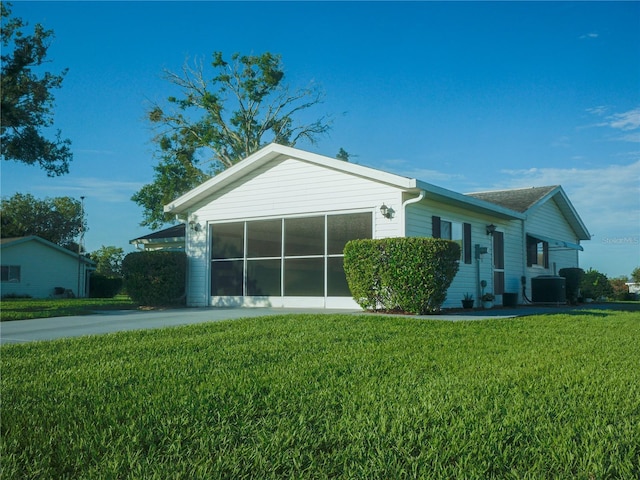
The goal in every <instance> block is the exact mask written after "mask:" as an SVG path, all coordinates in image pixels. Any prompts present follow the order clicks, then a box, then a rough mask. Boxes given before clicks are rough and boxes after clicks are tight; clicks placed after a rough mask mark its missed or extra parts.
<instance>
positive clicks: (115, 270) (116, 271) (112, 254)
mask: <svg viewBox="0 0 640 480" xmlns="http://www.w3.org/2000/svg"><path fill="white" fill-rule="evenodd" d="M89 258H90V259H91V260H93V261H94V262H96V273H99V274H101V275H104V276H105V277H110V278H114V277H115V278H120V277H122V260H123V259H124V250H123V249H122V248H120V247H114V246H108V247H105V246H104V245H103V246H101V247H100V248H99V249H98V250H96V251H95V252H91V253H90V254H89Z"/></svg>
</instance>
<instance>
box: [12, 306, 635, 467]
mask: <svg viewBox="0 0 640 480" xmlns="http://www.w3.org/2000/svg"><path fill="white" fill-rule="evenodd" d="M1 352H2V378H1V387H2V390H1V394H2V423H1V440H0V458H2V462H1V467H0V468H1V469H2V471H1V472H0V476H1V477H2V478H34V479H35V478H38V479H42V478H56V479H58V478H145V479H151V478H158V479H161V478H162V479H164V478H233V479H241V478H261V479H264V478H344V479H358V478H362V479H400V478H434V479H442V478H464V479H487V478H545V479H551V478H562V479H564V478H578V479H591V478H638V477H640V460H639V458H640V369H639V368H638V359H640V315H639V314H638V313H636V312H609V311H597V310H594V311H580V312H574V313H567V314H562V315H549V316H537V317H526V318H520V319H510V320H485V321H475V322H444V321H438V320H420V319H416V318H412V317H382V316H348V315H287V316H278V317H264V318H254V319H245V320H236V321H229V322H221V323H213V324H203V325H196V326H188V327H180V328H172V329H163V330H149V331H137V332H127V333H118V334H112V335H103V336H96V337H86V338H81V339H69V340H59V341H52V342H39V343H32V344H23V345H6V346H3V347H2V349H1Z"/></svg>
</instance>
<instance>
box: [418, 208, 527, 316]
mask: <svg viewBox="0 0 640 480" xmlns="http://www.w3.org/2000/svg"><path fill="white" fill-rule="evenodd" d="M433 215H436V216H438V217H440V218H441V219H442V220H447V221H451V222H459V223H469V224H470V225H471V249H472V251H471V263H470V264H465V263H464V261H463V259H461V261H460V266H459V270H458V273H457V274H456V277H455V278H454V280H453V283H452V284H451V287H450V288H449V290H448V292H447V300H446V302H445V304H444V307H445V308H459V307H461V300H462V299H463V298H464V295H465V294H466V293H469V294H471V295H473V297H474V299H475V300H476V306H478V305H479V304H478V302H477V300H478V298H479V296H480V292H481V289H480V281H482V280H486V282H487V288H486V289H485V292H493V271H494V270H493V256H492V255H493V251H492V250H493V242H492V237H491V236H490V235H487V230H486V227H487V225H489V224H494V225H496V226H497V230H498V231H501V232H503V233H504V254H505V259H504V260H505V269H504V270H505V291H506V292H513V293H519V292H520V286H519V285H520V277H521V275H522V274H523V264H524V263H523V262H524V260H523V259H522V250H521V248H522V247H521V245H522V223H521V221H520V220H505V219H502V218H498V217H491V216H488V215H481V214H478V213H476V212H472V211H469V210H465V209H462V208H457V207H452V206H450V205H448V204H446V203H441V202H435V201H433V200H424V201H422V202H420V203H418V204H414V205H409V206H408V208H407V230H406V235H407V236H416V237H431V236H432V229H431V218H432V216H433ZM476 244H477V245H480V247H485V248H487V253H486V254H484V255H481V256H480V259H479V260H476V258H475V245H476ZM501 302H502V298H501V297H498V298H497V299H496V303H497V304H500V303H501Z"/></svg>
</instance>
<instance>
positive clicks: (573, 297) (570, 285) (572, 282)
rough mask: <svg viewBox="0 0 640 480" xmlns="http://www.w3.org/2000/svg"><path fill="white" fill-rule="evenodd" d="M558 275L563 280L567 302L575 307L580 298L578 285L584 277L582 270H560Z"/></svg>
mask: <svg viewBox="0 0 640 480" xmlns="http://www.w3.org/2000/svg"><path fill="white" fill-rule="evenodd" d="M558 273H559V275H560V276H561V277H564V278H565V288H566V292H567V301H568V302H569V303H571V304H572V305H576V304H577V303H578V297H579V296H580V284H581V283H582V279H583V277H584V270H583V269H581V268H561V269H560V271H559V272H558Z"/></svg>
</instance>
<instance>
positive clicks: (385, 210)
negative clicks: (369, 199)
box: [380, 203, 393, 218]
mask: <svg viewBox="0 0 640 480" xmlns="http://www.w3.org/2000/svg"><path fill="white" fill-rule="evenodd" d="M380 213H381V214H382V216H383V217H384V218H391V217H393V208H391V207H387V206H386V205H385V204H384V203H383V204H382V206H381V207H380Z"/></svg>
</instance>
